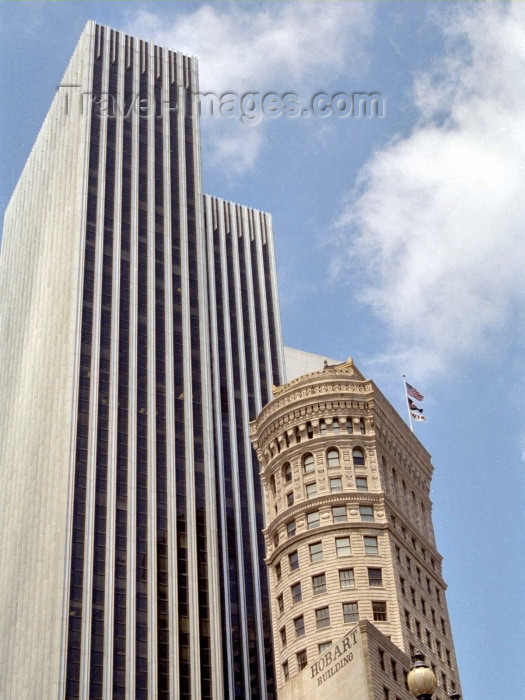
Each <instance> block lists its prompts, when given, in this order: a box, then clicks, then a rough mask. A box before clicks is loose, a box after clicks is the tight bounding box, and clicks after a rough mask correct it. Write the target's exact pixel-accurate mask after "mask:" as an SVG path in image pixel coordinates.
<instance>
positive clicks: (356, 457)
mask: <svg viewBox="0 0 525 700" xmlns="http://www.w3.org/2000/svg"><path fill="white" fill-rule="evenodd" d="M352 460H353V462H354V467H364V465H365V453H364V452H363V450H362V449H361V448H360V447H354V449H353V450H352Z"/></svg>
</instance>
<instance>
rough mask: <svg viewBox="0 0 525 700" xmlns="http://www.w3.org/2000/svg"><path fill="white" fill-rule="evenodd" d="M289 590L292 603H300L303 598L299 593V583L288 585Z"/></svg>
mask: <svg viewBox="0 0 525 700" xmlns="http://www.w3.org/2000/svg"><path fill="white" fill-rule="evenodd" d="M290 590H291V592H292V603H293V604H294V605H295V603H300V602H301V600H302V599H303V595H302V593H301V584H300V583H294V585H293V586H291V587H290Z"/></svg>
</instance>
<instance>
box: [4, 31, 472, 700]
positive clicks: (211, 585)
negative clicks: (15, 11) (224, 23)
mask: <svg viewBox="0 0 525 700" xmlns="http://www.w3.org/2000/svg"><path fill="white" fill-rule="evenodd" d="M198 89H199V88H198V73H197V62H196V59H194V58H189V57H186V56H184V55H182V54H180V53H178V52H176V51H172V50H168V49H166V48H162V47H159V46H156V45H154V44H152V43H149V42H146V41H143V40H140V39H138V38H135V37H131V36H128V35H126V34H124V33H122V32H118V31H115V30H113V29H110V28H108V27H105V26H101V25H98V24H96V23H95V22H92V21H89V22H88V23H87V25H86V27H85V28H84V31H83V32H82V35H81V37H80V39H79V42H78V44H77V46H76V48H75V50H74V53H73V56H72V58H71V61H70V63H69V65H68V67H67V69H66V72H65V74H64V77H63V79H62V81H61V84H60V86H59V88H58V90H57V92H56V94H55V96H54V99H53V100H52V104H51V106H50V109H49V112H48V114H47V117H46V119H45V121H44V123H43V125H42V127H41V129H40V131H39V134H38V137H37V139H36V141H35V144H34V146H33V149H32V151H31V153H30V155H29V157H28V160H27V162H26V165H25V167H24V170H23V172H22V174H21V176H20V179H19V181H18V184H17V186H16V188H15V191H14V193H13V195H12V198H11V201H10V203H9V205H8V207H7V209H6V213H5V220H4V229H3V238H2V250H1V256H0V339H1V340H0V395H1V396H2V410H1V411H0V479H1V484H2V488H1V489H0V561H1V563H2V565H1V567H0V610H1V611H2V614H1V616H0V669H1V673H0V698H2V699H3V698H6V700H42V699H45V700H55V699H56V700H65V699H66V698H67V699H71V700H72V699H76V698H82V699H83V700H87V699H88V698H89V699H94V700H95V699H97V698H99V699H102V698H104V699H110V698H128V699H133V698H137V699H142V698H148V699H156V698H171V699H173V700H178V699H181V700H182V699H184V698H186V699H189V698H191V699H195V700H198V699H200V698H213V699H216V700H222V699H223V698H228V699H233V698H260V699H261V700H264V699H268V700H275V699H276V698H282V699H284V700H287V698H292V697H293V698H303V697H312V698H315V697H319V698H320V697H327V698H328V697H330V698H333V699H337V698H341V700H342V699H343V698H350V699H353V698H355V700H364V699H365V698H366V699H368V698H370V699H373V700H385V699H386V698H389V700H396V698H397V699H398V700H401V699H402V700H405V699H406V698H408V697H409V696H408V694H407V691H406V689H405V685H404V675H403V674H404V672H405V671H406V670H407V669H408V668H409V667H410V664H411V660H410V656H411V655H412V653H413V651H414V650H415V649H421V650H422V651H423V652H424V653H425V654H426V657H427V661H428V662H429V664H432V666H433V668H434V669H435V674H436V676H437V677H438V683H439V684H440V685H439V686H438V691H437V694H436V696H435V697H436V699H437V700H444V699H445V698H446V697H448V696H447V693H449V692H452V691H453V690H454V689H456V688H459V679H458V674H457V667H456V661H455V657H454V647H453V643H452V636H451V631H450V625H449V618H448V613H447V609H446V601H445V593H444V591H445V584H444V581H443V580H442V578H441V558H440V556H439V554H438V552H437V551H436V548H435V542H434V535H433V531H432V522H431V504H430V501H429V497H428V496H429V488H430V479H431V472H432V467H431V465H430V460H429V456H428V454H427V453H426V451H425V450H424V448H423V447H422V446H421V444H420V443H419V442H418V441H417V439H416V438H415V437H414V436H413V435H412V434H411V433H410V432H409V431H408V429H407V427H406V425H405V424H404V423H403V421H401V419H400V418H399V416H398V415H397V414H396V413H395V412H394V410H393V409H392V408H391V406H390V405H389V404H388V402H387V401H386V399H385V398H384V397H383V396H382V395H381V394H380V392H379V391H378V389H377V388H376V387H375V385H373V383H372V382H370V381H368V380H365V379H364V378H363V377H362V375H361V374H360V373H359V372H358V370H357V369H356V368H355V367H354V365H353V363H352V362H351V361H349V362H347V363H343V364H340V365H336V366H328V367H326V368H325V369H322V367H321V365H320V364H319V360H318V358H317V356H310V355H308V356H307V354H306V353H302V355H304V357H303V360H304V362H303V365H301V366H302V368H303V371H301V372H299V373H297V372H295V373H294V367H293V365H294V362H290V364H289V369H290V372H289V378H291V381H290V382H289V383H288V384H286V383H285V381H286V375H285V360H284V357H285V354H284V350H283V347H282V340H281V327H280V316H279V302H278V291H277V276H276V270H275V255H274V248H273V231H272V220H271V216H270V215H269V214H267V213H264V212H260V211H257V210H255V209H252V208H249V207H246V206H241V205H238V204H234V203H232V202H227V201H224V200H222V199H219V198H216V197H213V196H210V195H205V194H203V188H202V175H201V144H200V120H199V103H198ZM290 352H291V353H292V355H293V352H294V351H287V353H288V355H287V357H291V355H290ZM294 359H295V360H296V359H297V353H296V355H295V356H294ZM312 362H313V363H314V364H315V363H316V362H317V364H316V365H315V368H316V369H315V371H313V369H312V367H313V365H312V364H311V363H312ZM308 363H310V364H308ZM304 372H306V374H304ZM297 374H304V376H302V378H297ZM292 375H293V376H292ZM254 446H255V449H254ZM257 457H258V458H259V461H258V459H257ZM350 688H354V690H351V691H350V690H349V689H350ZM351 693H353V695H352V694H351Z"/></svg>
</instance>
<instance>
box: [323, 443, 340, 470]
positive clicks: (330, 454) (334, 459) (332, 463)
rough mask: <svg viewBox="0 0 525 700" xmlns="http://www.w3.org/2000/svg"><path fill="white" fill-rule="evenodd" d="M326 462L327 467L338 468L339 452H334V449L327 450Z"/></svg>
mask: <svg viewBox="0 0 525 700" xmlns="http://www.w3.org/2000/svg"><path fill="white" fill-rule="evenodd" d="M326 461H327V462H328V466H329V467H340V466H341V462H340V460H339V450H336V449H335V447H332V448H331V449H329V450H327V452H326Z"/></svg>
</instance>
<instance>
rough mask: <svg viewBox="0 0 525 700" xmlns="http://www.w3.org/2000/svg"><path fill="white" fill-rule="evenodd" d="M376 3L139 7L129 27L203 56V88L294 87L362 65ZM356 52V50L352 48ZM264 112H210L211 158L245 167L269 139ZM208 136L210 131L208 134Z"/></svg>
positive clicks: (238, 168)
mask: <svg viewBox="0 0 525 700" xmlns="http://www.w3.org/2000/svg"><path fill="white" fill-rule="evenodd" d="M372 13H373V10H372V8H371V7H370V6H369V5H368V4H361V3H352V4H351V6H348V5H347V4H346V3H316V2H313V3H310V2H289V3H263V4H261V5H255V4H252V3H246V4H244V3H243V4H241V3H214V4H213V5H203V6H201V7H199V8H198V9H197V10H195V11H194V12H190V13H186V14H177V15H175V16H174V18H173V20H171V21H166V18H165V17H164V16H162V15H157V14H156V13H154V12H153V11H151V10H139V11H138V12H137V13H136V14H135V16H134V17H133V19H132V21H131V22H130V24H129V25H128V27H127V29H128V31H130V32H131V33H134V34H137V35H140V36H148V37H149V38H150V39H152V40H154V41H155V42H157V43H159V44H161V45H164V46H168V47H170V48H174V49H176V50H177V51H182V52H183V53H187V54H190V55H194V56H197V58H198V59H199V80H200V90H201V92H215V93H217V94H219V95H221V94H223V93H229V92H232V93H235V94H238V95H239V94H241V95H242V94H244V93H246V92H254V91H258V92H262V93H264V92H268V91H272V92H277V93H279V94H282V93H283V92H286V91H293V92H297V91H299V90H301V89H308V87H310V88H311V87H312V86H315V87H317V88H318V87H319V85H318V83H319V82H322V81H323V80H325V79H327V78H328V77H333V76H334V73H335V74H336V75H337V74H340V73H341V72H344V73H345V74H348V73H351V72H352V69H353V66H357V65H360V66H362V65H363V57H364V54H363V48H362V47H363V41H364V39H365V37H366V36H368V34H369V33H370V29H371V18H372ZM350 52H351V55H350ZM265 126H266V123H265V120H264V119H263V120H260V121H258V122H257V123H250V124H248V123H242V122H240V121H239V119H235V118H217V119H213V120H212V119H206V121H205V123H204V124H203V127H204V136H205V142H206V143H207V144H209V146H210V148H212V151H213V152H212V162H213V163H215V164H217V165H223V166H226V167H228V168H232V169H233V170H235V171H237V172H242V171H244V170H248V169H249V168H251V167H253V165H254V164H255V162H256V159H257V156H258V155H259V153H260V150H261V148H262V147H263V146H264V142H265V139H264V137H265V133H266V129H265ZM206 137H207V138H206Z"/></svg>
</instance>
